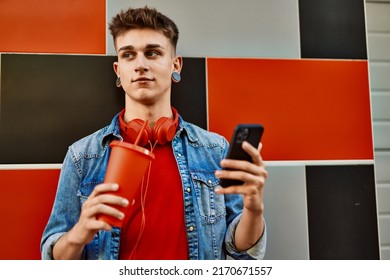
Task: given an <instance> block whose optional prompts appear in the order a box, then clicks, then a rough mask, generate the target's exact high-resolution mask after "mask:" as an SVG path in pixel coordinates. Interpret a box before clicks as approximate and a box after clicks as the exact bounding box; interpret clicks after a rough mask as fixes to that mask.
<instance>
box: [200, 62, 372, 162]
mask: <svg viewBox="0 0 390 280" xmlns="http://www.w3.org/2000/svg"><path fill="white" fill-rule="evenodd" d="M207 75H208V102H209V103H208V110H209V129H210V130H212V131H215V132H218V133H220V134H222V135H224V136H226V137H227V138H228V139H230V137H231V133H232V131H233V128H234V126H235V124H237V123H241V122H244V123H245V122H259V123H262V124H263V125H264V126H265V134H264V138H263V141H262V142H263V145H264V147H263V153H262V154H263V157H264V159H266V160H355V159H369V160H372V159H373V143H372V131H371V130H372V129H371V114H370V94H369V82H368V65H367V61H350V60H349V61H347V60H337V61H336V60H283V59H217V58H209V59H208V60H207Z"/></svg>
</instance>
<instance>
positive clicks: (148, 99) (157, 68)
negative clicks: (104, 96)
mask: <svg viewBox="0 0 390 280" xmlns="http://www.w3.org/2000/svg"><path fill="white" fill-rule="evenodd" d="M116 51H117V54H118V62H115V63H114V70H115V72H116V74H117V75H118V76H119V77H120V79H121V83H122V87H123V89H124V90H125V92H126V95H127V98H130V99H131V100H132V101H134V102H139V103H143V104H147V105H149V104H154V103H156V102H158V101H159V100H160V99H161V98H163V99H164V98H170V90H171V74H172V72H173V71H180V69H181V58H180V57H175V50H174V48H173V46H172V44H171V43H170V41H169V39H168V38H167V37H165V36H164V35H163V34H162V33H160V32H158V31H155V30H152V29H132V30H129V31H126V32H125V33H123V34H121V35H120V36H118V37H117V39H116Z"/></svg>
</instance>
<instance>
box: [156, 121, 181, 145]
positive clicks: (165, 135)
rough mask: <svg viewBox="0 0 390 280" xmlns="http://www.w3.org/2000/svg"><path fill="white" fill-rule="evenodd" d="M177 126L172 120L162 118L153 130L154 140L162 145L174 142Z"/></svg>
mask: <svg viewBox="0 0 390 280" xmlns="http://www.w3.org/2000/svg"><path fill="white" fill-rule="evenodd" d="M175 133H176V126H175V123H174V121H173V120H172V119H170V118H165V117H162V118H160V119H159V120H158V121H157V122H156V124H155V125H154V128H153V140H154V141H157V142H158V143H159V144H160V145H164V144H165V143H167V142H170V141H172V139H173V137H175Z"/></svg>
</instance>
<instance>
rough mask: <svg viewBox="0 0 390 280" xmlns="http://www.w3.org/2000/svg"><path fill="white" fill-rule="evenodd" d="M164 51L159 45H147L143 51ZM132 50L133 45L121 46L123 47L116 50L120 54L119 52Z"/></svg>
mask: <svg viewBox="0 0 390 280" xmlns="http://www.w3.org/2000/svg"><path fill="white" fill-rule="evenodd" d="M159 48H160V49H164V47H163V46H161V45H160V44H147V45H146V46H145V49H147V50H148V49H159ZM132 50H134V46H133V45H127V46H123V47H120V48H119V49H118V52H121V51H132Z"/></svg>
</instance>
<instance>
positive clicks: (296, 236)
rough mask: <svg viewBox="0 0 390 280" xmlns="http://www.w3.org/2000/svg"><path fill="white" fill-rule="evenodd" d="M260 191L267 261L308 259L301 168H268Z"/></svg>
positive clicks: (304, 193)
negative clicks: (261, 194)
mask: <svg viewBox="0 0 390 280" xmlns="http://www.w3.org/2000/svg"><path fill="white" fill-rule="evenodd" d="M267 170H268V172H269V176H268V179H267V185H266V187H265V191H264V200H265V201H264V204H265V219H266V223H267V229H268V230H267V232H268V240H267V253H266V256H265V258H266V259H270V260H280V259H282V260H283V259H285V260H302V259H309V238H308V221H307V201H306V179H305V167H304V166H289V167H283V166H269V167H267Z"/></svg>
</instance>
